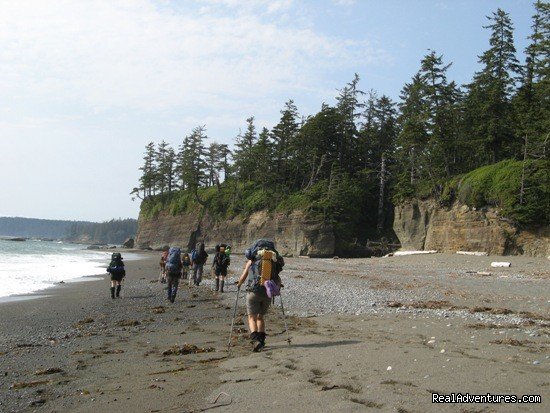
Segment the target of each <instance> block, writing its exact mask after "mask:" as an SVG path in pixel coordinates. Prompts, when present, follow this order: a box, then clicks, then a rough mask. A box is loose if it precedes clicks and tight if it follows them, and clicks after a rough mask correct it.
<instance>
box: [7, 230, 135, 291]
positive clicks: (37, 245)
mask: <svg viewBox="0 0 550 413" xmlns="http://www.w3.org/2000/svg"><path fill="white" fill-rule="evenodd" d="M110 257H111V252H110V251H97V250H86V245H81V244H65V243H59V242H55V241H54V242H51V241H38V240H27V241H22V242H17V241H6V240H3V239H0V298H1V297H7V296H11V295H15V294H28V293H32V292H35V291H39V290H43V289H45V288H48V287H51V286H53V285H55V284H57V283H59V282H60V281H67V280H71V279H75V278H80V277H82V276H85V275H96V274H104V273H106V271H105V269H106V268H107V266H108V265H109V261H110ZM123 258H124V259H125V260H126V259H128V258H130V259H131V258H132V257H131V256H129V255H128V254H123ZM133 258H135V257H133Z"/></svg>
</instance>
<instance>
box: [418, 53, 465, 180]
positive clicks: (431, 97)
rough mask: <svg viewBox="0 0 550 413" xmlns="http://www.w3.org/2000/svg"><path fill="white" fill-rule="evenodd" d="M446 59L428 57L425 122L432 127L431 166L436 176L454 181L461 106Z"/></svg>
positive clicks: (423, 68) (423, 78)
mask: <svg viewBox="0 0 550 413" xmlns="http://www.w3.org/2000/svg"><path fill="white" fill-rule="evenodd" d="M450 66H451V63H449V64H447V65H445V64H444V63H443V56H437V54H436V52H435V51H431V52H430V53H429V54H427V55H426V56H424V58H423V59H422V62H421V68H420V72H419V74H420V80H421V82H422V88H423V89H424V90H423V98H424V109H425V110H426V114H425V119H426V121H427V125H428V129H427V132H428V135H429V140H428V153H429V158H428V159H427V162H428V163H427V166H428V167H429V168H430V170H431V171H432V172H431V174H432V176H440V175H443V174H444V175H445V176H446V177H447V178H450V177H451V176H452V174H453V173H454V172H455V168H454V163H455V161H456V152H457V147H458V142H457V140H458V136H457V134H456V131H457V123H456V120H457V119H456V116H457V114H458V110H459V109H458V105H459V103H460V91H459V90H458V88H457V87H456V85H455V84H454V83H451V84H449V83H448V82H447V69H448V68H449V67H450Z"/></svg>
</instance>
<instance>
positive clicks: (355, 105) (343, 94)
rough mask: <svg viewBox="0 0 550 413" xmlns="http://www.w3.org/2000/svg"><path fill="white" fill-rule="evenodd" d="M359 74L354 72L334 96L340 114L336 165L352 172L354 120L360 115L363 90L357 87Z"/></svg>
mask: <svg viewBox="0 0 550 413" xmlns="http://www.w3.org/2000/svg"><path fill="white" fill-rule="evenodd" d="M358 84H359V75H358V74H357V73H356V74H355V76H354V78H353V80H352V81H351V82H349V83H348V84H347V85H346V86H345V87H344V88H343V89H342V90H340V91H339V95H338V97H337V98H336V101H337V104H336V108H337V109H338V111H339V112H340V114H341V115H342V122H341V124H340V125H339V136H338V138H339V143H338V165H339V166H340V168H341V169H343V170H346V171H349V172H352V171H354V170H355V169H356V168H355V166H356V162H355V160H356V158H357V157H356V156H355V155H356V153H357V150H356V147H357V142H356V138H357V126H356V124H355V121H356V119H357V118H359V117H360V116H361V113H360V110H361V108H362V107H363V104H362V103H361V102H360V101H359V99H360V96H361V95H364V92H363V91H361V90H359V89H358ZM344 164H345V165H344Z"/></svg>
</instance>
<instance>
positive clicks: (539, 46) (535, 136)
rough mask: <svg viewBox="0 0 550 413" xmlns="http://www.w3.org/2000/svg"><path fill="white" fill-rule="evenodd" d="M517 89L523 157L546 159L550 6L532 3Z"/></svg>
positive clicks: (549, 123) (549, 113)
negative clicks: (528, 40)
mask: <svg viewBox="0 0 550 413" xmlns="http://www.w3.org/2000/svg"><path fill="white" fill-rule="evenodd" d="M534 6H535V11H536V13H535V15H534V16H533V24H532V26H531V28H532V30H533V31H532V34H531V35H530V36H529V39H530V44H529V45H528V46H527V48H526V49H525V55H526V61H525V66H524V71H523V74H524V76H523V78H522V83H521V86H520V88H519V90H518V93H517V95H516V96H515V99H514V106H515V110H516V114H517V134H518V135H519V136H520V137H521V138H522V139H523V141H524V150H523V152H524V157H535V158H541V157H546V146H547V144H548V137H549V132H548V131H549V130H550V102H549V100H548V96H550V77H549V74H550V4H549V3H544V2H542V1H537V2H536V3H535V5H534Z"/></svg>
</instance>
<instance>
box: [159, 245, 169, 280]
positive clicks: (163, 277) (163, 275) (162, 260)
mask: <svg viewBox="0 0 550 413" xmlns="http://www.w3.org/2000/svg"><path fill="white" fill-rule="evenodd" d="M167 259H168V250H166V251H164V252H163V253H162V255H161V256H160V263H159V264H160V275H159V282H160V283H161V284H165V283H166V260H167Z"/></svg>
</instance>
